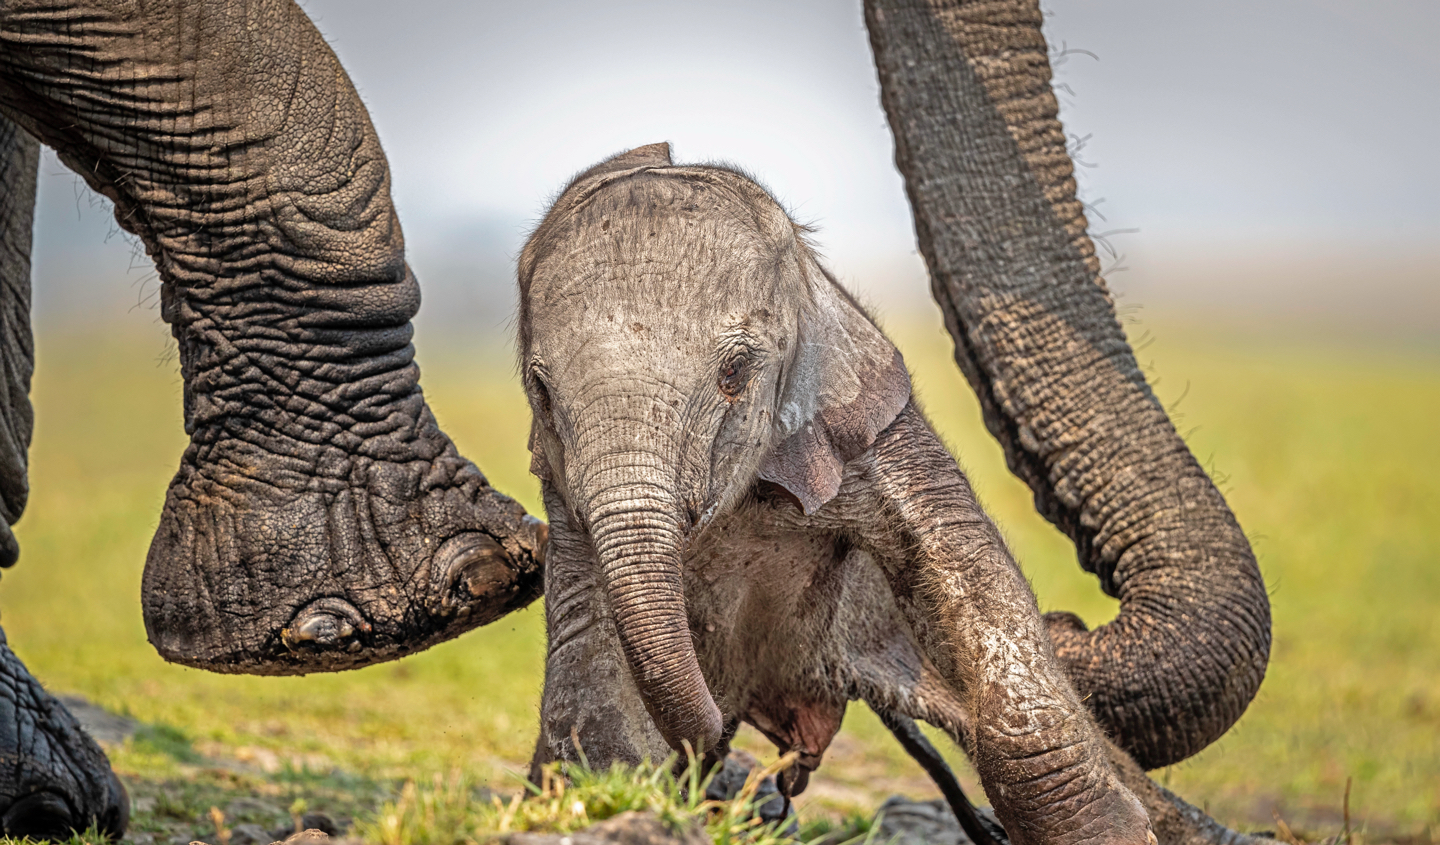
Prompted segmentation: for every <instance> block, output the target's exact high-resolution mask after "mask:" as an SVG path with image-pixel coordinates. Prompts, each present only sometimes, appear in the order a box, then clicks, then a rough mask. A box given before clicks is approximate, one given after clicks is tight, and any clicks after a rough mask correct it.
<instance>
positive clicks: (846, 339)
mask: <svg viewBox="0 0 1440 845" xmlns="http://www.w3.org/2000/svg"><path fill="white" fill-rule="evenodd" d="M800 264H801V269H802V273H803V274H804V276H805V283H806V288H807V289H808V293H809V296H808V297H806V302H805V303H804V305H803V306H802V308H801V311H800V319H799V324H798V331H797V335H798V338H797V339H798V343H797V344H796V348H795V353H794V355H795V357H794V360H793V362H792V363H791V365H790V366H789V368H788V372H787V374H786V378H785V383H784V384H783V385H782V386H781V399H780V408H779V412H778V414H777V420H776V423H777V429H778V430H777V434H776V437H777V442H776V445H775V446H774V448H773V449H772V451H771V452H770V454H769V455H768V456H767V457H766V458H765V460H764V462H763V463H762V464H761V465H760V472H759V476H760V478H761V479H762V480H764V481H768V482H770V483H772V484H778V485H779V486H780V487H783V488H784V489H785V490H786V491H787V492H788V493H790V495H792V496H794V497H795V499H796V501H798V502H799V503H800V509H801V510H802V511H804V512H805V513H806V514H812V513H814V512H815V511H817V510H819V509H820V508H821V507H822V506H823V505H824V504H825V503H826V502H828V501H830V500H831V499H833V498H835V494H836V493H837V492H839V490H840V475H841V471H842V470H843V468H844V466H845V464H846V463H847V462H849V461H852V460H854V459H855V458H857V457H859V456H860V455H861V454H863V453H864V452H865V451H866V450H867V449H869V448H870V447H871V445H873V444H874V442H875V436H876V435H877V434H879V433H880V432H881V431H883V430H884V429H885V427H886V426H888V425H890V423H891V422H893V421H894V420H895V417H897V416H898V415H899V414H900V412H901V411H902V410H904V408H905V405H906V404H907V403H908V402H909V401H910V374H909V373H908V372H906V370H905V361H904V360H903V359H902V358H901V357H900V352H899V350H897V349H896V348H895V346H894V345H893V344H891V343H890V340H889V339H888V338H886V337H885V335H883V334H881V332H880V330H879V329H878V328H876V326H875V324H874V323H872V322H870V318H869V317H866V316H865V314H864V312H862V311H861V310H860V308H859V306H858V305H856V304H855V302H854V301H853V300H851V299H850V297H849V296H848V295H846V294H845V293H844V291H842V290H841V289H840V286H839V285H838V284H837V283H836V282H835V280H834V279H832V278H830V276H829V275H828V274H827V273H825V271H824V270H822V269H821V268H820V266H819V264H817V263H816V262H815V261H814V259H813V258H811V257H809V256H808V255H802V256H801V259H800Z"/></svg>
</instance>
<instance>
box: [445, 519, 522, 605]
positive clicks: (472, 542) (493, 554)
mask: <svg viewBox="0 0 1440 845" xmlns="http://www.w3.org/2000/svg"><path fill="white" fill-rule="evenodd" d="M434 567H435V568H434V570H433V573H434V574H433V575H432V576H431V584H432V585H433V587H434V588H435V592H436V594H438V595H439V596H440V597H441V598H440V606H441V608H442V609H443V610H444V611H447V612H449V613H454V614H456V615H459V616H465V615H468V614H469V613H470V611H471V609H472V606H473V605H474V603H475V601H476V600H477V599H482V598H490V597H494V596H498V595H499V594H501V593H502V592H503V591H505V590H514V589H515V573H514V570H513V568H512V567H511V564H510V556H509V555H508V554H507V553H506V552H505V549H504V547H502V546H501V545H500V544H499V543H497V542H495V540H494V538H492V537H490V536H489V535H488V534H481V533H478V532H469V533H465V534H460V535H458V536H455V537H451V538H450V539H449V540H446V541H445V543H444V545H442V546H441V547H440V549H439V551H437V552H436V553H435V563H434Z"/></svg>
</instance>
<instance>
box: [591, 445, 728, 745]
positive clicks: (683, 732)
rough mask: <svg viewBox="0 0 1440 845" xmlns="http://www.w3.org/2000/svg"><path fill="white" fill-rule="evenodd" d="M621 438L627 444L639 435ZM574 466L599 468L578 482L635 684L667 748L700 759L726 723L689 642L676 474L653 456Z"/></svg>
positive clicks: (628, 456) (636, 455)
mask: <svg viewBox="0 0 1440 845" xmlns="http://www.w3.org/2000/svg"><path fill="white" fill-rule="evenodd" d="M642 418H643V417H642ZM651 434H653V433H651ZM645 437H646V435H644V434H640V435H638V438H640V439H644V438H645ZM582 439H583V438H582ZM618 440H619V441H622V442H632V443H633V442H636V440H637V437H624V438H618ZM592 442H593V441H592ZM579 463H580V465H582V466H584V465H589V466H595V467H602V468H601V469H598V470H597V471H596V472H594V473H593V474H589V473H587V475H589V476H590V477H589V478H588V479H587V480H586V482H584V488H585V489H587V490H590V491H594V492H592V493H590V494H589V495H586V496H585V497H584V500H583V501H584V502H585V505H584V508H585V512H586V517H587V519H586V522H587V523H588V524H589V526H590V536H591V539H592V540H593V542H594V545H595V554H596V556H597V557H598V559H599V562H600V570H601V574H600V583H601V584H603V585H604V588H605V592H606V596H607V598H608V600H609V603H610V610H611V613H612V614H613V615H614V617H615V626H616V629H617V632H618V633H619V636H620V644H621V646H622V647H623V648H624V650H625V658H626V661H627V662H628V663H629V664H630V671H631V673H632V675H633V676H634V678H635V685H636V686H637V687H638V688H639V689H640V694H641V696H642V697H643V698H644V699H645V706H646V708H647V709H648V710H649V711H650V715H651V717H652V718H654V720H655V724H656V727H658V728H659V730H660V734H661V735H662V736H664V737H665V741H666V742H667V743H669V745H670V747H671V748H674V749H675V750H676V751H679V752H681V753H684V752H685V744H686V743H689V745H690V750H692V751H693V752H694V753H695V754H697V755H702V754H704V753H705V752H706V751H709V750H713V749H714V748H716V747H717V745H718V743H719V741H720V734H721V730H722V728H723V724H722V719H721V717H720V710H719V708H717V707H716V706H715V701H714V699H713V698H711V696H710V690H709V688H708V687H706V685H705V678H704V677H703V676H702V675H701V673H700V664H699V661H698V660H697V658H696V656H695V645H694V642H693V641H692V640H691V638H690V622H689V617H688V615H687V613H686V610H685V593H684V586H683V584H682V583H681V576H680V543H681V514H680V509H679V507H678V506H677V505H676V504H675V502H674V498H675V497H674V493H673V491H672V488H673V486H674V482H673V480H671V479H669V478H668V476H669V475H670V474H673V473H667V472H666V471H665V470H664V469H663V466H664V463H663V462H662V461H661V460H659V459H658V458H657V457H656V456H655V455H654V454H653V453H651V452H631V453H624V454H607V455H604V456H599V457H597V458H594V459H586V458H583V457H582V459H581V461H580V462H579Z"/></svg>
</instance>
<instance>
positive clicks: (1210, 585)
mask: <svg viewBox="0 0 1440 845" xmlns="http://www.w3.org/2000/svg"><path fill="white" fill-rule="evenodd" d="M1041 21H1042V17H1041V13H1040V9H1039V6H1038V4H1037V3H1035V2H1034V0H994V1H992V0H983V1H979V0H867V3H866V22H867V26H868V28H869V31H870V38H871V43H872V46H873V48H874V51H875V60H876V66H877V69H878V71H879V77H880V83H881V92H882V101H883V104H884V107H885V110H886V114H887V116H888V118H889V122H890V126H891V129H892V131H893V132H894V137H895V157H896V163H897V166H898V167H899V169H900V171H901V173H902V174H903V175H904V177H905V184H906V190H907V193H908V195H909V199H910V204H911V207H912V209H913V211H914V215H915V228H916V234H917V237H918V241H919V245H920V250H921V253H922V255H923V256H924V258H925V261H926V264H927V265H928V267H929V270H930V274H931V280H932V285H933V290H934V294H935V297H936V299H937V300H938V302H939V304H940V306H941V310H942V311H943V313H944V316H945V323H946V327H947V328H948V329H949V331H950V333H951V335H952V337H953V338H954V340H955V358H956V361H957V363H959V365H960V368H961V369H962V370H963V371H964V373H965V375H966V377H967V379H968V380H969V382H970V384H971V385H972V386H973V387H974V388H975V391H976V393H977V394H978V395H979V398H980V403H981V407H982V410H983V412H984V416H985V421H986V425H987V427H988V428H989V429H990V431H991V433H992V434H994V435H995V436H996V437H997V438H998V439H999V441H1000V443H1001V445H1002V446H1003V447H1004V449H1005V454H1006V457H1007V460H1008V462H1009V465H1010V468H1011V470H1012V471H1013V472H1015V473H1016V474H1017V475H1018V476H1020V477H1021V478H1022V479H1023V480H1024V481H1025V482H1026V483H1027V484H1029V485H1030V487H1031V489H1032V490H1033V491H1034V493H1035V501H1036V506H1037V508H1038V509H1039V511H1040V512H1041V513H1042V514H1043V515H1044V516H1045V517H1046V518H1047V519H1048V520H1050V521H1051V522H1052V523H1054V524H1055V525H1056V526H1058V527H1059V528H1060V529H1061V530H1062V531H1064V532H1065V533H1066V534H1067V535H1068V536H1069V537H1070V538H1071V539H1072V540H1073V541H1074V543H1075V546H1076V551H1077V554H1078V556H1079V558H1080V563H1081V565H1082V566H1083V567H1084V568H1085V569H1087V570H1089V571H1091V572H1094V573H1095V574H1096V575H1097V576H1098V577H1099V579H1100V583H1101V586H1102V588H1103V589H1104V590H1105V591H1106V592H1107V593H1109V594H1110V595H1112V596H1117V597H1118V598H1119V599H1120V606H1121V609H1120V615H1119V617H1118V618H1117V619H1115V620H1114V621H1113V622H1111V623H1109V624H1106V625H1103V626H1101V627H1099V628H1097V629H1096V630H1094V631H1087V630H1085V627H1084V626H1083V624H1081V623H1080V621H1079V620H1078V618H1076V617H1074V616H1073V615H1070V614H1050V615H1049V616H1048V617H1047V621H1048V622H1049V623H1050V633H1051V638H1052V640H1053V642H1054V645H1055V649H1056V653H1057V655H1058V656H1059V658H1060V659H1061V660H1062V661H1063V662H1064V664H1065V666H1066V669H1067V671H1068V673H1069V675H1070V677H1071V679H1072V681H1073V683H1074V684H1075V686H1076V688H1077V692H1079V694H1080V696H1081V697H1082V698H1083V699H1084V700H1085V701H1086V704H1087V705H1088V706H1089V707H1090V709H1091V710H1092V712H1093V713H1094V714H1095V716H1096V718H1097V719H1098V720H1099V722H1100V723H1101V725H1102V726H1103V727H1104V729H1105V730H1106V732H1107V733H1108V734H1109V735H1111V736H1112V737H1114V738H1115V739H1116V740H1117V741H1118V742H1119V744H1120V745H1121V746H1122V747H1123V748H1125V750H1127V751H1128V752H1130V753H1131V754H1132V755H1134V756H1135V758H1136V759H1137V760H1138V761H1139V762H1140V763H1141V764H1142V765H1144V766H1145V767H1146V768H1156V767H1159V766H1164V765H1168V764H1170V763H1174V762H1176V761H1178V760H1182V759H1184V758H1186V757H1188V756H1190V755H1192V754H1194V753H1196V752H1197V751H1199V750H1200V749H1202V748H1204V747H1205V746H1206V745H1208V744H1209V743H1210V742H1212V741H1214V740H1215V739H1216V738H1217V737H1219V736H1220V735H1221V734H1222V733H1224V732H1225V730H1227V729H1228V728H1229V727H1230V725H1232V724H1233V723H1234V722H1235V720H1237V719H1238V718H1239V717H1240V715H1241V714H1242V713H1243V712H1244V710H1245V708H1246V706H1247V705H1248V704H1249V702H1250V700H1251V699H1252V698H1253V697H1254V695H1255V692H1256V690H1257V689H1258V688H1259V685H1260V682H1261V680H1262V679H1263V677H1264V674H1265V667H1266V664H1267V662H1268V659H1269V648H1270V609H1269V601H1268V597H1267V596H1266V593H1265V587H1264V583H1263V581H1262V579H1261V576H1260V572H1259V568H1258V566H1257V564H1256V561H1255V557H1254V553H1253V552H1252V551H1251V549H1250V545H1249V543H1248V541H1247V540H1246V538H1245V536H1244V533H1243V532H1242V531H1241V529H1240V526H1239V525H1238V523H1237V522H1236V520H1235V517H1234V515H1233V514H1232V513H1231V512H1230V510H1229V508H1228V507H1227V505H1226V503H1225V501H1224V498H1223V497H1222V496H1221V495H1220V493H1219V491H1218V490H1216V488H1215V486H1214V484H1213V483H1212V482H1211V481H1210V479H1209V478H1208V477H1207V476H1206V474H1205V472H1204V470H1203V469H1202V468H1201V467H1200V466H1199V464H1198V463H1197V462H1196V460H1195V458H1194V457H1193V456H1192V455H1191V453H1190V451H1189V449H1188V448H1187V447H1186V445H1185V443H1184V442H1183V441H1182V440H1181V439H1180V437H1179V435H1178V434H1177V433H1176V431H1175V428H1174V426H1173V425H1172V424H1171V422H1170V420H1169V418H1168V416H1167V415H1166V413H1165V410H1164V408H1163V407H1161V405H1160V403H1159V401H1158V400H1157V399H1156V397H1155V395H1154V393H1153V392H1152V391H1151V389H1150V387H1149V385H1148V384H1147V383H1146V381H1145V377H1144V375H1143V374H1142V373H1141V371H1140V368H1139V366H1138V365H1137V363H1136V361H1135V357H1134V354H1133V352H1132V351H1131V349H1130V347H1129V345H1128V343H1127V342H1126V339H1125V335H1124V332H1123V331H1122V330H1121V328H1120V325H1119V323H1118V321H1117V320H1116V318H1115V312H1114V307H1113V304H1112V303H1111V301H1110V297H1109V295H1108V293H1107V292H1106V290H1105V286H1104V282H1103V280H1102V279H1101V278H1100V276H1099V275H1098V262H1097V261H1096V258H1095V250H1094V245H1093V244H1092V242H1091V241H1090V238H1089V237H1088V236H1087V235H1086V233H1085V231H1086V221H1085V216H1084V212H1083V207H1082V206H1081V205H1080V203H1079V202H1078V201H1077V199H1076V197H1075V183H1074V179H1073V172H1072V167H1071V164H1070V160H1069V158H1068V156H1067V155H1066V151H1065V136H1064V132H1063V129H1062V127H1061V126H1060V123H1059V121H1058V119H1057V104H1056V100H1055V97H1054V94H1053V93H1052V92H1051V90H1050V67H1049V62H1048V58H1047V52H1046V50H1047V47H1046V44H1045V40H1044V36H1043V35H1042V34H1041V29H1040V27H1041Z"/></svg>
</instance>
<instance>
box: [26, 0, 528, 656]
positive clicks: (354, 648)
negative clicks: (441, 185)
mask: <svg viewBox="0 0 1440 845" xmlns="http://www.w3.org/2000/svg"><path fill="white" fill-rule="evenodd" d="M0 112H3V113H4V114H5V115H7V116H8V117H10V118H11V119H12V120H14V121H15V122H16V123H17V124H19V125H20V126H21V127H22V128H24V129H25V130H26V131H28V132H29V133H30V134H31V135H33V136H35V137H36V138H38V139H39V140H40V141H42V142H43V143H45V144H47V145H49V146H51V147H54V148H55V150H56V151H57V153H58V154H59V156H60V158H61V160H62V161H64V162H66V163H67V164H68V165H70V166H71V167H72V168H74V169H75V170H76V171H77V172H78V173H79V174H80V175H82V176H83V177H84V178H85V180H86V181H87V182H88V183H89V184H90V186H91V187H92V188H94V189H95V190H97V191H98V192H100V193H102V194H104V195H105V196H107V197H109V198H110V199H111V200H113V201H114V203H115V214H116V219H117V221H118V222H119V224H120V225H121V226H122V227H124V228H126V229H127V230H129V231H131V232H133V233H135V234H136V235H137V236H138V237H139V238H140V240H141V241H142V242H143V243H144V245H145V248H146V250H147V251H148V253H149V254H150V256H151V258H152V259H154V261H155V264H156V267H157V269H158V271H159V274H160V278H161V281H162V283H163V284H162V288H161V314H162V316H163V317H164V319H165V320H166V322H168V323H169V324H170V326H171V329H172V331H173V333H174V335H175V338H176V341H177V343H178V346H179V357H180V371H181V375H182V377H183V378H184V382H185V428H186V431H187V432H188V433H189V435H190V445H189V447H188V448H187V449H186V450H185V453H184V454H183V455H182V456H181V458H180V466H179V469H178V471H177V472H176V475H175V479H174V480H173V481H172V482H171V484H170V488H169V491H168V493H167V495H166V499H165V506H164V510H163V511H162V512H161V514H160V522H159V526H158V528H157V530H156V532H155V539H154V541H153V542H152V544H151V547H150V553H149V556H148V558H147V560H146V567H145V578H144V585H143V596H142V600H143V606H144V611H145V622H146V629H147V631H148V633H149V636H150V640H151V642H152V643H154V644H155V647H156V648H157V649H158V650H159V651H160V653H161V654H162V655H163V656H165V657H166V658H167V659H170V660H174V661H177V662H181V663H186V664H188V665H193V666H199V667H202V668H207V669H213V670H218V671H231V672H249V673H271V674H290V673H301V672H310V671H327V670H335V669H344V668H350V667H354V666H363V665H366V664H369V663H373V662H376V661H378V660H385V659H390V658H394V657H399V656H401V655H403V654H407V653H410V652H413V651H417V650H420V649H423V648H425V647H427V646H429V645H431V644H433V643H435V642H438V641H440V640H443V639H446V638H449V637H452V636H455V635H456V634H458V633H460V632H463V631H465V630H468V629H470V628H473V627H475V626H476V625H479V624H483V623H485V622H487V621H490V620H492V619H494V618H496V617H498V616H499V615H502V614H504V613H505V612H508V611H509V610H511V609H514V608H516V607H520V606H523V605H525V604H526V603H528V602H529V601H531V600H532V599H534V598H535V596H536V595H537V594H538V589H539V568H540V562H539V560H538V557H537V554H538V549H539V548H540V545H541V542H542V540H543V538H542V536H541V535H542V533H543V531H542V528H541V526H540V525H539V523H538V522H536V521H534V520H532V519H528V518H527V517H526V516H525V514H524V511H523V510H522V509H521V508H520V506H519V505H517V504H516V503H515V502H513V501H512V500H510V499H508V498H506V497H504V496H502V495H500V494H499V493H497V492H496V491H495V490H493V489H492V488H491V487H490V486H489V485H488V484H487V482H486V480H485V477H484V476H483V475H482V474H481V473H480V471H479V470H478V469H476V467H475V466H474V465H473V464H471V463H470V462H469V461H467V460H465V459H464V458H463V457H461V456H460V455H459V454H458V453H457V452H456V450H455V447H454V445H453V444H452V443H451V442H450V439H449V438H448V437H447V436H446V435H445V434H444V432H442V431H441V430H440V429H439V427H438V426H437V425H436V423H435V419H434V417H433V416H432V414H431V413H430V409H429V407H428V406H427V405H426V403H425V398H424V394H423V393H422V392H421V390H420V385H419V370H418V368H417V367H416V366H415V362H414V347H413V346H412V345H411V342H410V341H411V326H410V319H411V318H412V317H413V316H414V315H415V312H416V309H417V308H418V307H419V304H420V294H419V287H418V286H417V283H416V280H415V277H414V276H413V275H412V274H411V272H410V269H409V267H408V265H407V264H406V262H405V252H404V237H403V235H402V234H401V231H400V225H399V222H398V220H397V218H396V215H395V209H394V206H393V205H392V203H391V201H390V175H389V168H388V166H387V164H386V161H385V155H384V153H383V151H382V150H381V149H380V144H379V140H378V138H377V137H376V134H375V129H374V127H373V126H372V125H371V123H370V119H369V116H368V114H367V113H366V112H365V109H364V106H363V105H362V104H361V102H360V100H359V97H358V96H357V95H356V93H355V90H354V88H353V86H352V85H351V84H350V81H349V79H348V77H346V75H345V73H344V71H343V70H342V69H341V67H340V65H339V63H338V62H337V61H336V59H335V56H334V54H333V53H331V51H330V49H329V47H328V46H326V44H325V43H324V41H323V39H321V37H320V35H319V33H318V32H316V30H315V28H314V26H312V25H311V23H310V21H309V20H308V19H307V18H306V17H305V16H304V14H303V13H302V12H301V11H300V9H299V8H298V7H297V6H296V5H295V4H294V3H292V2H288V0H259V2H244V3H241V2H224V0H222V2H199V0H141V2H136V3H111V2H99V1H98V0H97V2H95V3H93V4H86V3H59V2H54V0H0Z"/></svg>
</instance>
